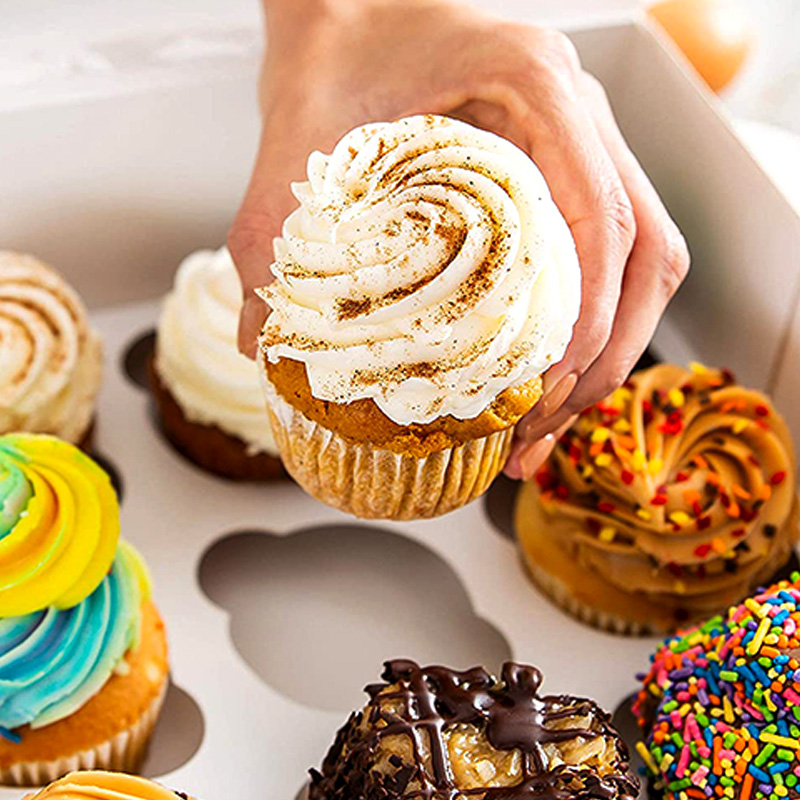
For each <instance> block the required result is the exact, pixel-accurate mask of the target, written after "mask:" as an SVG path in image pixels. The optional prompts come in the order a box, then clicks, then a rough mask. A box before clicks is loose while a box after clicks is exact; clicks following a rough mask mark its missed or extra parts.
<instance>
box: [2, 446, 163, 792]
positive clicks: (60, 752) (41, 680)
mask: <svg viewBox="0 0 800 800" xmlns="http://www.w3.org/2000/svg"><path fill="white" fill-rule="evenodd" d="M167 678H168V664H167V648H166V638H165V634H164V626H163V624H162V622H161V619H160V617H159V615H158V612H157V611H156V609H155V607H154V606H153V604H152V602H151V601H150V586H149V580H148V576H147V571H146V568H145V566H144V564H143V562H142V560H141V558H140V556H139V555H138V554H137V553H136V551H135V550H134V549H133V547H131V546H130V545H129V544H127V543H125V542H120V541H119V507H118V505H117V499H116V495H115V494H114V490H113V488H112V486H111V483H110V481H109V479H108V476H107V475H106V474H105V473H104V472H103V470H101V469H100V467H99V466H97V464H95V462H94V461H92V460H91V459H90V458H88V456H86V455H84V454H83V453H82V452H81V451H80V450H78V449H77V448H76V447H74V446H73V445H70V444H68V443H66V442H63V441H61V440H59V439H55V438H53V437H49V436H39V435H34V434H8V435H6V436H2V437H0V783H3V784H8V785H34V786H35V785H43V784H45V783H47V782H48V781H52V780H54V779H56V778H58V777H60V776H61V775H64V774H65V773H67V772H70V771H72V770H76V769H92V768H102V769H121V770H130V771H135V770H136V769H137V768H138V766H139V764H140V762H141V760H142V758H143V756H144V754H145V750H146V745H147V742H148V740H149V737H150V734H151V732H152V730H153V727H154V725H155V722H156V719H157V717H158V712H159V710H160V707H161V703H162V701H163V698H164V694H165V692H166V687H167Z"/></svg>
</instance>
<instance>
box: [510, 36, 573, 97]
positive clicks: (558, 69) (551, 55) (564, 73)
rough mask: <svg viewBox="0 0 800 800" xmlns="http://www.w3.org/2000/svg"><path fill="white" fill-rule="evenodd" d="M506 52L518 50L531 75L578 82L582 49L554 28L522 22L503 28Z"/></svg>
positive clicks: (516, 51) (519, 59) (518, 55)
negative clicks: (580, 51)
mask: <svg viewBox="0 0 800 800" xmlns="http://www.w3.org/2000/svg"><path fill="white" fill-rule="evenodd" d="M503 31H504V35H503V38H504V40H505V42H504V43H505V45H506V46H507V48H508V50H507V53H506V55H507V56H508V55H510V54H516V56H517V59H518V62H519V63H520V64H521V65H524V68H523V69H524V71H525V73H526V74H527V75H526V76H527V77H529V76H531V75H534V76H537V77H541V76H542V75H546V76H548V77H549V78H550V79H551V80H552V79H554V78H555V79H560V80H564V79H565V78H566V79H567V80H569V81H570V82H572V83H576V82H577V79H578V76H579V74H580V72H581V63H580V58H579V56H578V51H577V50H576V49H575V45H574V44H572V42H571V41H570V39H569V37H568V36H567V35H566V34H564V33H561V31H557V30H555V29H553V28H542V27H538V26H535V25H526V24H521V23H512V24H508V25H506V26H505V27H504V28H503Z"/></svg>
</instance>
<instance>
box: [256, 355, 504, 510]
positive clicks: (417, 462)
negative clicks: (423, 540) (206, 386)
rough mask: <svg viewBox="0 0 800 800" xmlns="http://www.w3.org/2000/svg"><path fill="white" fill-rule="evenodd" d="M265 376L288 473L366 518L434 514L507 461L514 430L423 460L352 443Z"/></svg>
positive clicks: (474, 490) (455, 504)
mask: <svg viewBox="0 0 800 800" xmlns="http://www.w3.org/2000/svg"><path fill="white" fill-rule="evenodd" d="M259 372H261V374H262V376H263V383H264V390H265V393H266V396H267V405H268V409H269V416H270V421H271V423H272V430H273V433H274V434H275V440H276V442H277V444H278V447H279V449H280V452H281V458H282V459H283V463H284V466H285V467H286V469H287V471H288V472H289V474H290V475H291V476H292V477H293V478H294V479H295V481H297V483H299V484H300V485H301V486H302V487H303V488H304V489H305V490H306V491H307V492H308V493H309V494H311V495H313V496H314V497H316V498H317V499H318V500H321V501H322V502H323V503H327V504H328V505H330V506H333V507H335V508H338V509H340V510H342V511H347V512H349V513H350V514H354V515H355V516H357V517H362V518H365V519H420V518H426V517H437V516H440V515H441V514H446V513H447V512H448V511H453V510H454V509H456V508H460V507H461V506H464V505H466V504H467V503H470V502H472V501H473V500H475V499H476V498H478V497H480V496H481V495H482V494H483V493H484V492H485V491H486V489H487V488H488V487H489V484H490V483H491V482H492V481H493V480H494V478H495V477H496V476H497V474H498V473H499V472H500V470H501V469H502V468H503V465H504V464H505V461H506V458H507V457H508V453H509V450H510V449H511V440H512V438H513V436H514V429H513V428H507V429H506V430H502V431H498V432H496V433H493V434H491V435H489V436H485V437H482V438H480V439H474V440H472V441H469V442H465V443H464V444H462V445H458V446H457V447H453V448H450V449H448V450H442V451H440V452H436V453H431V454H430V455H429V456H427V457H426V458H414V457H413V456H410V455H405V454H400V453H393V452H391V451H389V450H382V449H379V448H376V447H373V446H372V445H370V444H368V443H364V442H352V441H349V440H347V439H345V438H344V437H342V436H339V435H338V434H336V433H333V432H332V431H330V430H328V429H327V428H324V427H323V426H321V425H319V424H318V423H316V422H314V421H312V420H310V419H308V418H307V417H306V416H305V415H304V414H302V413H301V412H300V411H298V410H296V409H295V408H293V407H292V406H291V405H290V404H289V403H287V402H286V401H285V400H284V399H283V398H282V397H281V396H280V395H279V394H278V393H277V392H276V391H275V388H274V387H273V386H272V384H271V383H270V381H269V379H267V378H266V370H265V369H263V365H262V369H261V370H259Z"/></svg>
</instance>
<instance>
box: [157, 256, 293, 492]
mask: <svg viewBox="0 0 800 800" xmlns="http://www.w3.org/2000/svg"><path fill="white" fill-rule="evenodd" d="M241 297H242V290H241V286H240V284H239V278H238V277H237V275H236V270H235V269H234V266H233V261H232V260H231V256H230V253H229V252H228V250H227V248H224V247H223V248H222V249H221V250H218V251H216V252H212V251H210V250H200V251H198V252H196V253H193V254H192V255H190V256H189V257H188V258H187V259H185V260H184V261H183V263H182V264H181V265H180V267H179V268H178V272H177V275H176V276H175V285H174V287H173V289H172V292H170V294H169V295H168V296H167V298H166V300H165V302H164V308H163V310H162V313H161V318H160V320H159V323H158V334H157V338H156V353H155V358H154V360H153V362H152V364H151V370H150V379H151V380H150V383H151V387H152V390H153V395H154V397H155V400H156V404H157V407H158V412H159V417H160V420H161V427H162V430H163V431H164V433H165V435H166V436H167V438H168V439H169V440H170V441H171V442H172V444H173V445H174V446H175V447H176V448H177V449H178V450H179V451H180V452H181V453H183V454H184V455H185V456H186V457H187V458H188V459H190V460H191V461H193V462H194V463H196V464H198V465H199V466H201V467H203V469H206V470H208V471H209V472H213V473H215V474H217V475H222V476H223V477H226V478H232V479H234V480H253V481H262V480H272V479H275V478H279V477H282V476H283V475H284V471H283V467H282V465H281V462H280V458H279V457H278V452H277V447H276V445H275V441H274V439H273V436H272V430H271V428H270V424H269V420H268V419H267V417H266V415H265V413H264V395H263V392H262V390H261V386H260V384H259V377H258V369H257V367H255V366H254V365H253V362H252V361H250V359H248V358H246V357H245V356H243V355H242V354H241V353H240V352H239V350H238V348H237V344H236V329H237V325H238V311H239V307H240V305H241Z"/></svg>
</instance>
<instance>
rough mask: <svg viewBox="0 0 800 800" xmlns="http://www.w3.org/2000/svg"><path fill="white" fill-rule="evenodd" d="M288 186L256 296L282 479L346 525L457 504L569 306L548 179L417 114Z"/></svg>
mask: <svg viewBox="0 0 800 800" xmlns="http://www.w3.org/2000/svg"><path fill="white" fill-rule="evenodd" d="M294 191H295V195H296V197H297V198H298V201H299V203H300V206H299V208H298V209H297V210H296V211H294V212H293V213H292V214H291V215H290V216H289V217H288V218H287V219H286V221H285V223H284V227H283V236H282V237H281V238H280V239H277V240H276V242H275V258H276V260H275V263H274V264H273V265H272V273H273V275H274V277H275V281H274V282H273V283H271V284H270V285H269V286H267V287H265V288H264V289H263V290H261V294H262V296H263V298H264V299H265V301H266V302H267V304H268V306H269V308H270V309H271V313H270V315H269V317H268V319H267V322H266V324H265V326H264V329H263V332H262V335H261V337H260V349H261V360H262V366H263V372H264V376H265V386H266V392H267V398H268V403H269V407H270V416H271V419H272V424H273V430H274V432H275V436H276V440H277V442H278V445H279V447H280V450H281V454H282V456H283V459H284V463H285V464H286V466H287V469H288V470H289V472H290V473H291V474H292V475H293V476H294V477H295V479H296V480H297V481H298V482H299V483H300V484H301V485H303V486H304V487H305V488H306V489H308V490H309V491H310V492H311V493H312V494H314V495H316V496H317V497H319V498H320V499H322V500H324V501H325V502H328V503H331V504H333V505H336V506H338V507H340V508H343V509H345V510H348V511H352V512H353V513H356V514H358V515H360V516H367V517H390V518H398V517H402V518H410V517H424V516H433V515H436V514H441V513H444V512H446V511H449V510H451V509H453V508H456V507H458V506H460V505H463V504H464V503H466V502H469V501H470V500H472V499H474V498H475V497H477V496H478V495H479V494H481V493H482V492H483V490H484V489H485V488H486V486H488V484H489V482H490V481H491V480H492V479H493V478H494V477H495V475H496V474H497V472H498V471H499V470H500V469H501V468H502V466H503V463H504V461H505V458H506V457H507V455H508V450H509V447H510V444H511V439H512V435H513V426H514V424H515V423H516V422H517V421H518V420H519V419H520V418H521V417H522V416H523V415H524V414H525V413H526V412H527V411H529V410H530V408H531V407H532V406H533V405H534V404H535V403H536V401H537V400H538V398H539V396H540V394H541V379H540V376H541V374H542V373H543V372H544V371H545V370H546V369H547V368H548V367H550V366H551V365H552V364H554V363H556V362H557V361H559V360H560V358H561V357H562V356H563V354H564V351H565V350H566V347H567V345H568V343H569V341H570V338H571V334H572V328H573V325H574V323H575V321H576V319H577V316H578V312H579V308H580V269H579V265H578V258H577V254H576V251H575V244H574V241H573V239H572V235H571V233H570V230H569V227H568V226H567V224H566V222H565V220H564V218H563V217H562V215H561V213H560V212H559V210H558V208H557V206H556V205H555V203H554V202H553V200H552V198H551V196H550V192H549V189H548V187H547V184H546V182H545V180H544V177H543V176H542V174H541V172H540V171H539V170H538V168H537V167H536V165H535V164H534V163H533V161H532V160H531V159H530V158H529V157H528V156H527V155H526V154H525V153H524V152H523V151H521V150H520V149H518V148H517V147H516V146H514V145H513V144H511V143H510V142H508V141H506V140H505V139H502V138H500V137H498V136H496V135H494V134H491V133H488V132H486V131H482V130H478V129H476V128H473V127H472V126H470V125H467V124H466V123H462V122H458V121H455V120H452V119H448V118H445V117H436V116H416V117H409V118H406V119H402V120H399V121H397V122H394V123H383V124H380V123H379V124H370V125H365V126H363V127H361V128H357V129H356V130H354V131H351V132H350V133H349V134H347V135H346V136H345V137H344V138H343V139H342V140H341V141H340V142H339V143H338V144H337V146H336V148H335V149H334V151H333V153H332V154H331V155H330V156H325V155H323V154H321V153H314V154H312V155H311V157H310V158H309V161H308V181H307V182H305V183H301V184H297V185H295V186H294Z"/></svg>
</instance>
